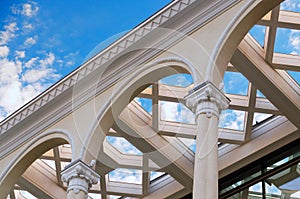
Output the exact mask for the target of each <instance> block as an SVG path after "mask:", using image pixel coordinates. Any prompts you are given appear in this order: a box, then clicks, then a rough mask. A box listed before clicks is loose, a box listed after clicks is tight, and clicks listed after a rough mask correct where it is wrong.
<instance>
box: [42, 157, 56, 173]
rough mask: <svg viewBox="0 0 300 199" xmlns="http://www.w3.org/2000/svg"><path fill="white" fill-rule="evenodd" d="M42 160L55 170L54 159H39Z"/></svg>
mask: <svg viewBox="0 0 300 199" xmlns="http://www.w3.org/2000/svg"><path fill="white" fill-rule="evenodd" d="M41 160H42V161H43V162H45V163H46V164H47V165H48V166H49V167H50V168H52V169H53V170H54V171H55V170H56V167H55V161H54V160H45V159H41Z"/></svg>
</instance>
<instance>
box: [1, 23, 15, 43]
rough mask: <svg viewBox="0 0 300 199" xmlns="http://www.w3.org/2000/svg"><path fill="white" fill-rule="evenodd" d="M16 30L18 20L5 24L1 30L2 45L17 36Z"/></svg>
mask: <svg viewBox="0 0 300 199" xmlns="http://www.w3.org/2000/svg"><path fill="white" fill-rule="evenodd" d="M16 30H18V27H17V23H16V22H13V23H10V24H8V25H5V26H4V30H3V31H0V45H4V44H7V43H8V42H9V41H10V40H11V39H12V38H14V37H15V36H16V35H15V31H16Z"/></svg>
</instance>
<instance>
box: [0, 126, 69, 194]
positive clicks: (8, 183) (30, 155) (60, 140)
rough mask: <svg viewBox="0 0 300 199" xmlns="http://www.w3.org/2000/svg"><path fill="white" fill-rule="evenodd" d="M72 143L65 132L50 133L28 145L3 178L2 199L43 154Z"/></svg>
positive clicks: (13, 161)
mask: <svg viewBox="0 0 300 199" xmlns="http://www.w3.org/2000/svg"><path fill="white" fill-rule="evenodd" d="M68 143H71V142H70V139H69V137H68V135H67V134H66V133H64V132H59V131H55V132H48V133H45V134H43V135H41V136H38V137H37V138H35V139H33V140H31V141H30V142H29V143H27V145H26V147H24V148H23V150H21V151H20V152H19V153H18V154H17V155H16V157H15V158H13V159H12V160H11V161H10V164H9V165H8V166H7V167H6V168H7V169H6V171H4V172H3V175H2V177H1V186H0V198H6V197H7V195H8V194H9V191H10V190H11V188H12V187H13V185H14V184H15V183H16V182H17V180H18V178H19V177H20V176H21V175H22V174H23V173H24V172H25V171H26V169H27V168H28V167H29V166H30V165H31V164H32V163H33V162H34V161H35V160H36V159H38V158H39V157H40V156H41V155H42V154H44V153H45V152H47V151H48V150H50V149H51V148H53V147H57V146H59V145H62V144H68Z"/></svg>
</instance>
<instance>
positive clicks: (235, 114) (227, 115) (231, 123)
mask: <svg viewBox="0 0 300 199" xmlns="http://www.w3.org/2000/svg"><path fill="white" fill-rule="evenodd" d="M245 114H246V113H245V111H238V110H231V109H227V110H224V111H222V114H221V116H220V121H219V127H221V128H226V129H232V130H238V131H243V130H244V125H245Z"/></svg>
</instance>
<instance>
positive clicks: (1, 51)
mask: <svg viewBox="0 0 300 199" xmlns="http://www.w3.org/2000/svg"><path fill="white" fill-rule="evenodd" d="M8 53H9V48H8V47H7V46H0V58H1V57H7V55H8Z"/></svg>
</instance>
